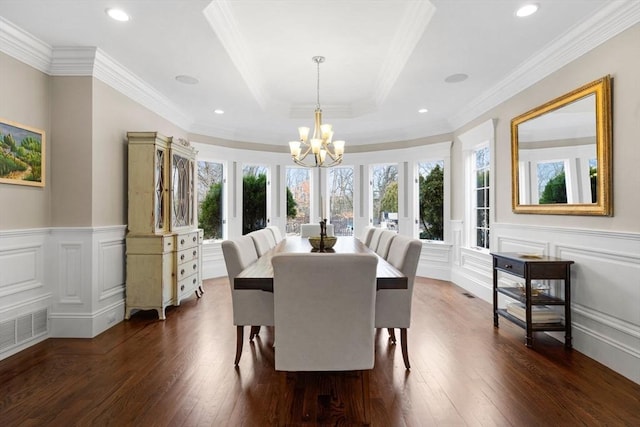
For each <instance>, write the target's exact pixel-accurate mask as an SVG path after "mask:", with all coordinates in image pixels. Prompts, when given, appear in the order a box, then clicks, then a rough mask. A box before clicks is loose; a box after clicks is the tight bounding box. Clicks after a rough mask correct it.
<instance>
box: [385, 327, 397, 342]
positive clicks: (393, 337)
mask: <svg viewBox="0 0 640 427" xmlns="http://www.w3.org/2000/svg"><path fill="white" fill-rule="evenodd" d="M387 331H388V332H389V339H390V340H391V343H392V344H395V343H396V332H395V330H394V329H393V328H387Z"/></svg>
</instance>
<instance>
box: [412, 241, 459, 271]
mask: <svg viewBox="0 0 640 427" xmlns="http://www.w3.org/2000/svg"><path fill="white" fill-rule="evenodd" d="M451 249H452V247H451V245H447V244H443V243H432V242H429V241H424V242H423V243H422V252H420V261H419V262H418V270H417V272H416V274H417V275H418V276H420V277H429V278H432V279H438V280H451V255H452V250H451Z"/></svg>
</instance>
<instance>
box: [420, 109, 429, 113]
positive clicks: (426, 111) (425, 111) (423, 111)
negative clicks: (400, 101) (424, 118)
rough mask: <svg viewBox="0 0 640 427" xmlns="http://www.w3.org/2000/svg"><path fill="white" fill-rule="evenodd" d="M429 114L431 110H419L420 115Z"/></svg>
mask: <svg viewBox="0 0 640 427" xmlns="http://www.w3.org/2000/svg"><path fill="white" fill-rule="evenodd" d="M428 112H429V110H427V109H426V108H421V109H419V110H418V113H420V114H424V113H428Z"/></svg>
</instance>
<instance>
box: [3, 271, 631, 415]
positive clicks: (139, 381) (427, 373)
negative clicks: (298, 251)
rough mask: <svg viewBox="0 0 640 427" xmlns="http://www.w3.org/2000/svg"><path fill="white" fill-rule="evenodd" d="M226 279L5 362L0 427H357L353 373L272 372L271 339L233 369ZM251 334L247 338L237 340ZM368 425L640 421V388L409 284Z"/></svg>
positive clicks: (382, 339)
mask: <svg viewBox="0 0 640 427" xmlns="http://www.w3.org/2000/svg"><path fill="white" fill-rule="evenodd" d="M231 319H232V313H231V300H230V291H229V284H228V282H227V280H226V279H213V280H208V281H206V283H205V294H204V295H203V297H202V298H200V299H196V298H192V299H188V300H186V301H183V303H182V304H181V305H180V306H179V307H170V308H168V309H167V319H166V320H165V321H159V320H157V313H156V312H155V311H150V312H139V313H136V314H135V315H134V316H132V318H131V319H130V320H128V321H125V322H123V323H121V324H118V325H116V326H114V327H113V328H111V329H109V330H108V331H106V332H104V333H103V334H101V335H99V336H97V337H96V338H94V339H49V340H46V341H44V342H42V343H39V344H37V345H35V346H33V347H31V348H29V349H27V350H24V351H22V352H20V353H18V354H16V355H14V356H12V357H9V358H7V359H5V360H3V361H0V420H1V424H2V426H3V427H4V426H9V427H13V426H20V427H22V426H31V425H33V426H56V425H60V426H65V427H66V426H70V425H117V426H122V425H141V426H142V425H145V426H146V425H154V426H261V427H262V426H270V425H276V422H277V417H278V405H279V404H280V403H282V402H281V400H282V397H283V396H285V395H286V396H289V397H288V399H287V401H286V402H285V404H286V405H287V414H288V415H287V419H286V420H285V421H286V424H287V425H296V426H321V425H333V426H335V425H354V424H358V423H359V422H360V421H361V419H362V416H363V410H362V403H361V383H360V377H359V376H358V375H357V374H353V373H331V374H325V373H289V374H288V378H289V380H288V381H287V382H284V381H282V375H284V374H283V373H282V372H276V371H275V369H274V354H275V353H274V352H275V350H274V347H273V344H274V331H273V328H262V329H261V331H260V334H259V335H258V336H257V337H256V339H255V340H254V342H253V343H249V342H248V341H247V342H245V345H244V350H243V354H242V359H241V360H240V365H239V366H238V367H237V368H235V367H234V366H233V358H234V355H235V327H234V326H233V325H232V320H231ZM245 335H246V336H247V337H248V331H247V333H245ZM375 346H376V355H375V368H374V369H373V371H372V372H371V374H370V395H371V403H372V414H371V417H372V422H373V425H374V426H384V427H388V426H392V427H404V426H407V427H413V426H432V425H434V426H438V425H447V426H448V425H464V426H476V425H477V426H534V425H587V426H601V425H607V426H630V425H640V409H639V408H640V385H638V384H634V383H633V382H631V381H629V380H628V379H626V378H624V377H622V376H620V375H618V374H616V373H615V372H613V371H611V370H610V369H608V368H606V367H604V366H603V365H601V364H599V363H597V362H595V361H593V360H592V359H590V358H588V357H586V356H584V355H582V354H580V353H579V352H578V351H575V350H574V351H567V350H565V349H564V347H563V344H562V343H561V342H559V341H557V340H555V339H553V338H551V337H549V336H547V335H545V334H541V333H538V334H536V338H535V347H534V348H527V347H525V346H524V331H523V330H522V329H520V328H518V327H517V326H515V325H512V324H510V323H509V322H505V321H501V323H500V328H499V329H495V328H494V327H493V318H492V313H491V306H490V304H488V303H486V302H484V301H482V300H480V299H479V298H469V297H467V296H465V295H464V293H463V290H462V289H460V288H458V287H457V286H455V285H453V284H451V283H449V282H443V281H437V280H429V279H424V278H418V279H417V280H416V283H415V289H414V303H413V309H412V325H411V328H410V329H409V355H410V359H411V365H412V369H411V371H406V370H405V368H404V363H403V360H402V352H401V350H400V346H399V344H398V345H393V344H391V343H390V342H389V339H388V333H387V331H386V330H381V331H377V332H376V339H375Z"/></svg>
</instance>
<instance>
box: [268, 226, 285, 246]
mask: <svg viewBox="0 0 640 427" xmlns="http://www.w3.org/2000/svg"><path fill="white" fill-rule="evenodd" d="M267 230H271V233H273V238H274V239H275V240H276V245H277V244H278V243H280V242H281V241H282V233H281V232H280V228H278V227H277V226H275V225H270V226H268V227H267Z"/></svg>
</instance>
